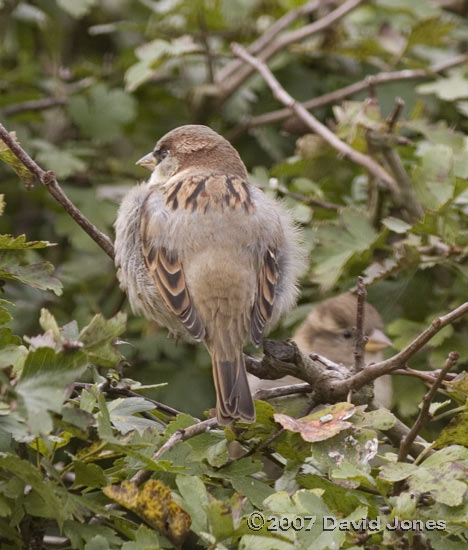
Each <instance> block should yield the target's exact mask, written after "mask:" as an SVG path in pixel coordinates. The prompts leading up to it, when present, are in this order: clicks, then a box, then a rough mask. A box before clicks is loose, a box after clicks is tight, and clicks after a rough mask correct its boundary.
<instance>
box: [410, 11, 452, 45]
mask: <svg viewBox="0 0 468 550" xmlns="http://www.w3.org/2000/svg"><path fill="white" fill-rule="evenodd" d="M454 28H455V25H454V24H453V23H449V22H447V21H444V20H441V19H440V18H439V17H431V18H429V19H423V20H422V21H418V22H417V23H416V25H414V27H413V28H412V29H411V33H410V35H409V37H408V42H407V46H406V48H407V49H409V48H411V47H413V46H416V45H417V44H425V45H427V46H438V45H440V44H443V43H444V41H445V40H444V39H445V38H447V36H448V35H449V34H450V33H451V32H452V31H453V29H454Z"/></svg>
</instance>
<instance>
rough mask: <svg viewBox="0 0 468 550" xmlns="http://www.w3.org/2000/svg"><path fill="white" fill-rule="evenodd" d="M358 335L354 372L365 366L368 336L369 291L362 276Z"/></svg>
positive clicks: (357, 316) (357, 314) (358, 279)
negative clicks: (366, 317) (365, 327)
mask: <svg viewBox="0 0 468 550" xmlns="http://www.w3.org/2000/svg"><path fill="white" fill-rule="evenodd" d="M356 296H357V307H356V336H355V341H354V372H359V371H361V370H362V369H363V368H364V346H365V345H366V341H367V338H366V336H365V334H364V321H365V315H366V313H365V305H366V297H367V291H366V287H365V285H364V279H363V278H362V277H358V278H357V292H356Z"/></svg>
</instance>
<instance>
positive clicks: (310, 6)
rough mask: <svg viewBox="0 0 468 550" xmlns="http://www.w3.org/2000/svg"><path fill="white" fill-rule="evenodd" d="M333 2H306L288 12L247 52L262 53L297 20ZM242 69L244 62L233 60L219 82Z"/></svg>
mask: <svg viewBox="0 0 468 550" xmlns="http://www.w3.org/2000/svg"><path fill="white" fill-rule="evenodd" d="M329 3H331V2H329V1H328V2H327V1H325V2H323V1H321V0H312V1H311V2H306V3H305V4H304V5H302V6H299V7H298V8H295V9H293V10H291V11H288V13H286V14H285V15H283V17H280V18H279V19H278V20H277V21H275V22H274V23H273V25H271V27H268V29H267V30H266V31H265V32H264V33H263V34H262V35H261V36H259V37H258V38H257V39H256V40H254V42H252V43H251V44H250V46H249V47H248V48H247V51H248V52H249V53H250V54H251V55H257V54H258V53H260V51H261V50H263V48H265V47H266V46H268V44H270V43H271V42H272V40H274V39H275V38H277V36H278V35H279V33H280V32H281V31H283V30H284V29H286V28H287V27H289V25H291V24H292V23H294V21H296V19H299V17H304V16H305V15H309V13H312V12H313V11H315V10H316V9H317V8H318V7H320V5H321V4H322V5H324V4H325V5H326V4H329ZM241 67H242V61H240V60H239V59H233V60H232V61H231V62H230V63H229V64H228V65H226V66H225V67H223V68H222V69H221V70H220V71H219V73H218V78H217V80H218V82H223V81H224V80H226V79H227V78H229V77H230V76H231V75H232V74H233V73H235V72H236V71H237V70H239V69H240V68H241Z"/></svg>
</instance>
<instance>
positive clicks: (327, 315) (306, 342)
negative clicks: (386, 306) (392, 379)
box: [293, 292, 391, 366]
mask: <svg viewBox="0 0 468 550" xmlns="http://www.w3.org/2000/svg"><path fill="white" fill-rule="evenodd" d="M356 309H357V298H356V296H355V295H354V294H351V293H350V292H346V293H344V294H340V295H339V296H335V297H334V298H329V299H328V300H324V301H323V302H321V303H320V304H319V305H317V306H316V307H314V308H313V309H312V311H311V312H310V313H309V315H308V316H307V318H306V320H305V321H304V322H303V323H302V325H301V326H300V327H299V328H298V329H297V331H296V333H295V334H294V336H293V340H294V341H295V342H296V343H297V345H298V346H299V348H300V349H301V350H302V351H303V352H304V353H318V354H319V355H323V356H325V357H327V358H328V359H330V360H331V361H334V362H335V363H343V364H344V365H347V366H348V365H349V366H350V365H352V364H353V363H354V344H355V336H356ZM364 335H365V336H366V337H367V343H366V345H365V352H366V358H365V359H366V363H367V364H368V363H371V362H374V361H377V360H379V359H380V357H379V355H381V352H382V351H383V350H384V349H385V348H387V347H389V346H391V341H390V340H389V339H388V338H387V336H385V334H384V332H383V322H382V318H381V317H380V315H379V313H378V312H377V310H376V309H375V308H374V307H373V306H371V305H370V304H367V303H366V304H365V308H364Z"/></svg>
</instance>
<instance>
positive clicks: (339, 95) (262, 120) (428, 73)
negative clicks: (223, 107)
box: [228, 54, 468, 141]
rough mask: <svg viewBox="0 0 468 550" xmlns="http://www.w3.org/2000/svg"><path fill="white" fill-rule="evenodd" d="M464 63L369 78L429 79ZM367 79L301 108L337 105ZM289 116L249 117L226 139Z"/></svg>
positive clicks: (275, 113) (286, 112) (376, 81)
mask: <svg viewBox="0 0 468 550" xmlns="http://www.w3.org/2000/svg"><path fill="white" fill-rule="evenodd" d="M466 61H468V55H467V54H463V55H458V56H456V57H453V58H452V59H449V60H448V61H444V62H442V63H436V64H434V65H431V66H430V67H428V68H427V69H404V70H402V71H391V72H381V73H378V74H375V75H373V76H372V77H371V78H372V83H373V85H374V86H377V85H381V84H386V83H388V82H396V81H403V80H418V79H423V78H430V77H432V76H433V75H435V74H437V73H440V72H442V71H444V70H446V69H450V68H451V67H455V66H457V65H461V64H462V63H465V62H466ZM369 78H370V77H366V78H364V79H363V80H360V81H359V82H355V83H354V84H350V85H349V86H344V87H343V88H340V89H339V90H335V91H334V92H330V93H328V94H324V95H321V96H319V97H315V98H314V99H310V100H308V101H305V102H304V103H302V106H303V107H304V108H305V109H308V110H313V109H317V108H319V107H324V106H325V105H330V104H331V103H338V102H340V101H342V100H343V99H345V98H347V97H349V96H351V95H354V94H357V93H359V92H362V90H365V89H366V88H368V86H369ZM290 116H291V111H290V109H278V110H277V111H272V112H270V113H265V114H263V115H258V116H254V117H251V118H249V119H247V120H246V121H244V122H243V123H241V124H239V125H238V126H236V127H235V128H233V129H232V130H231V131H230V133H229V134H228V138H229V140H230V141H234V140H235V139H237V138H238V137H239V136H240V135H241V134H243V133H244V132H245V131H247V130H248V129H249V128H254V127H256V126H263V125H265V124H273V123H274V122H279V121H281V120H284V119H285V118H288V117H290Z"/></svg>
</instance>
